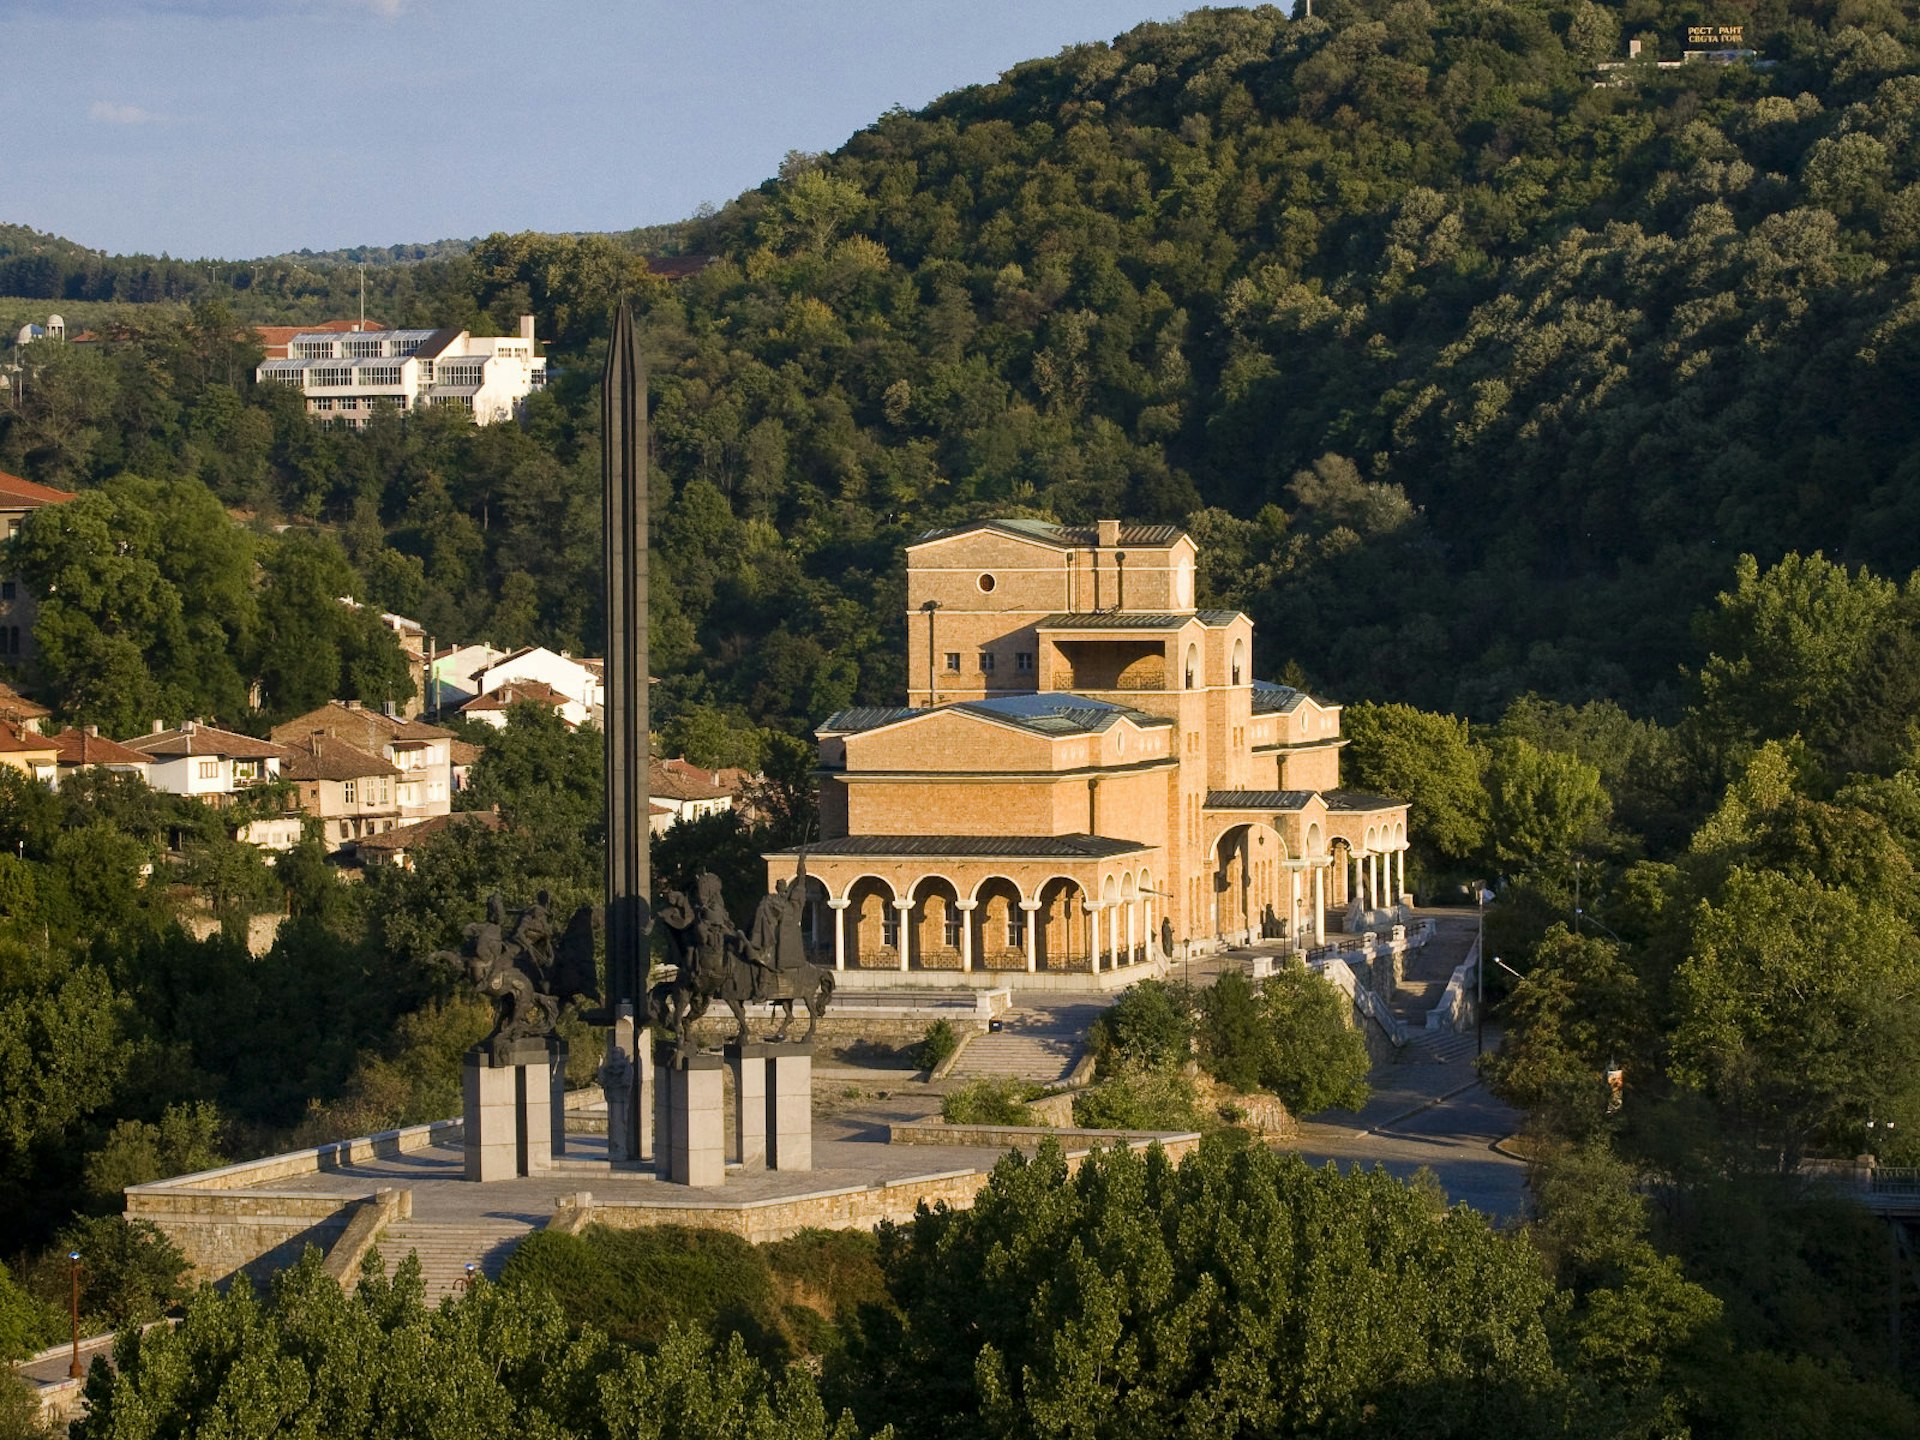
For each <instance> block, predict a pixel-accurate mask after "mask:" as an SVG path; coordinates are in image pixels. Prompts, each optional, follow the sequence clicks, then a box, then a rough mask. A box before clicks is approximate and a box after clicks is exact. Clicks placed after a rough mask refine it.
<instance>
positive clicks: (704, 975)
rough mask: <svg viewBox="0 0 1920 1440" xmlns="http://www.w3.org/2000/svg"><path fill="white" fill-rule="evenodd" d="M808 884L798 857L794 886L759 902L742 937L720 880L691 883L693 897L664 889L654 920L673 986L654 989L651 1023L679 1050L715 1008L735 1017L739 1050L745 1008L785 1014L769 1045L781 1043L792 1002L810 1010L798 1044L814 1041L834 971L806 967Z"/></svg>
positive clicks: (706, 876) (709, 877) (783, 885)
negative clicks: (716, 1004) (770, 1007)
mask: <svg viewBox="0 0 1920 1440" xmlns="http://www.w3.org/2000/svg"><path fill="white" fill-rule="evenodd" d="M806 879H807V857H806V852H805V851H804V850H803V851H802V852H801V854H800V862H799V868H798V872H797V873H796V874H795V876H794V878H793V881H792V883H791V884H789V883H788V882H787V881H785V880H782V881H779V882H778V883H777V884H776V885H775V886H774V888H773V891H772V893H771V894H768V895H766V896H764V897H763V898H762V899H761V901H760V904H759V906H758V907H757V908H756V909H755V911H754V916H753V925H752V928H751V930H750V931H749V932H748V933H745V934H743V933H741V931H740V929H739V927H738V926H736V925H735V924H734V923H733V920H732V918H731V917H730V916H729V915H728V914H727V904H726V900H725V898H724V896H723V895H722V894H721V890H720V879H719V877H718V876H716V875H714V874H713V873H712V872H711V871H706V872H702V873H701V874H700V875H699V876H697V877H696V878H695V880H694V886H693V890H694V893H693V894H692V896H689V895H688V894H687V893H686V892H685V891H684V890H681V889H679V888H677V887H674V886H671V885H669V886H667V887H665V888H664V889H662V891H661V893H660V898H659V903H657V904H656V905H655V906H654V910H653V920H654V923H655V924H656V925H658V926H659V927H661V929H662V930H663V931H664V932H665V935H666V945H667V961H668V964H669V966H670V967H671V970H672V978H670V979H668V980H666V981H664V982H663V983H662V984H659V985H656V986H655V987H654V988H653V991H652V1004H653V1015H654V1017H655V1019H656V1020H658V1021H660V1022H661V1023H662V1024H665V1025H666V1026H667V1027H668V1028H669V1029H670V1030H672V1031H673V1033H674V1036H675V1038H676V1039H677V1040H678V1041H679V1042H680V1044H681V1045H683V1046H684V1045H686V1044H687V1043H688V1042H689V1037H690V1033H691V1031H692V1028H693V1023H694V1021H696V1020H698V1019H699V1018H700V1017H701V1016H703V1015H705V1014H706V1013H707V1007H708V1006H709V1005H710V1004H711V1003H712V1002H713V1001H715V1000H719V1001H721V1002H722V1003H724V1004H725V1005H726V1007H727V1008H728V1009H729V1010H731V1011H732V1012H733V1019H734V1035H733V1039H734V1042H735V1043H736V1044H744V1043H746V1040H747V1010H746V1007H747V1006H748V1005H750V1004H753V1005H758V1004H774V1005H779V1006H782V1007H783V1008H784V1011H785V1013H784V1016H783V1018H782V1020H781V1022H780V1028H779V1029H778V1030H777V1031H775V1032H774V1033H773V1035H771V1036H770V1037H768V1038H769V1039H772V1040H775V1041H781V1040H785V1039H786V1038H787V1031H788V1029H789V1028H790V1027H791V1026H792V1024H793V1003H794V1001H796V1000H799V1001H802V1002H804V1003H805V1005H806V1007H807V1033H806V1034H805V1035H803V1036H802V1037H801V1039H802V1040H811V1039H812V1038H813V1033H814V1029H815V1027H817V1026H818V1025H819V1023H820V1017H821V1016H822V1015H824V1014H825V1013H826V1010H827V1004H828V1002H829V1001H830V1000H832V998H833V971H831V970H829V969H827V968H825V967H824V966H820V965H815V964H813V963H811V962H810V961H809V960H808V959H807V955H806V942H805V940H804V938H803V937H802V934H801V924H800V922H801V919H802V917H803V915H804V914H805V911H806Z"/></svg>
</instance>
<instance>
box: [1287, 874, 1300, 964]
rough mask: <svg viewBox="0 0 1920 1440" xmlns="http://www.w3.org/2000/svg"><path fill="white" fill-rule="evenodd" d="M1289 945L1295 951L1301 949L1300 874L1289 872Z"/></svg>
mask: <svg viewBox="0 0 1920 1440" xmlns="http://www.w3.org/2000/svg"><path fill="white" fill-rule="evenodd" d="M1287 888H1288V891H1289V898H1288V901H1287V944H1289V945H1291V946H1292V947H1293V948H1294V949H1296V950H1297V949H1299V948H1300V872H1299V871H1298V870H1289V871H1288V872H1287Z"/></svg>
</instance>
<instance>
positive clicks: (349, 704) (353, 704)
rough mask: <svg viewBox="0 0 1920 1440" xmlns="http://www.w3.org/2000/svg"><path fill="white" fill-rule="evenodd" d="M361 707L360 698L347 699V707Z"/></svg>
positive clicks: (352, 708)
mask: <svg viewBox="0 0 1920 1440" xmlns="http://www.w3.org/2000/svg"><path fill="white" fill-rule="evenodd" d="M359 708H360V702H359V701H358V700H349V701H347V709H349V710H358V709H359Z"/></svg>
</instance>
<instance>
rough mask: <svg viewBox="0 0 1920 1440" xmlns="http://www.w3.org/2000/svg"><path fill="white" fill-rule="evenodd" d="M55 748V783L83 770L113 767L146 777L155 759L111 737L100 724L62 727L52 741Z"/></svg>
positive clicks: (112, 769)
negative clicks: (100, 727) (84, 727)
mask: <svg viewBox="0 0 1920 1440" xmlns="http://www.w3.org/2000/svg"><path fill="white" fill-rule="evenodd" d="M48 743H49V744H51V745H52V746H53V748H54V752H55V753H54V765H55V774H54V784H55V786H58V785H59V784H60V783H61V782H63V781H64V780H66V779H67V778H68V777H69V776H71V775H75V774H78V773H79V772H80V771H82V770H111V771H113V772H115V773H116V774H120V775H138V776H139V777H140V778H141V779H142V780H145V779H146V778H147V774H148V772H149V771H151V770H152V768H153V761H152V760H150V759H149V758H148V757H147V756H145V755H142V754H141V753H140V752H139V751H138V750H135V749H134V748H133V747H132V746H129V745H122V744H121V743H120V742H119V741H117V740H109V739H108V738H107V737H106V736H104V735H102V734H101V733H100V729H99V727H98V726H95V725H89V726H87V727H86V729H84V730H73V729H68V730H62V731H61V732H60V733H59V734H58V735H55V736H54V737H53V738H52V739H51V740H50V741H49V742H48Z"/></svg>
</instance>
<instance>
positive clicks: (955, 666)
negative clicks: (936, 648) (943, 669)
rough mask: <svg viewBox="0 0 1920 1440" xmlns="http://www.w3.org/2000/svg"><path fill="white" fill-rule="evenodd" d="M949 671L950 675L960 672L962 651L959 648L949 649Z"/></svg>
mask: <svg viewBox="0 0 1920 1440" xmlns="http://www.w3.org/2000/svg"><path fill="white" fill-rule="evenodd" d="M947 673H948V674H949V675H958V674H959V673H960V652H959V651H958V650H949V651H947Z"/></svg>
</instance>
